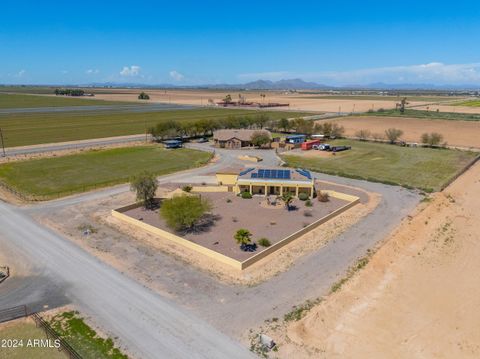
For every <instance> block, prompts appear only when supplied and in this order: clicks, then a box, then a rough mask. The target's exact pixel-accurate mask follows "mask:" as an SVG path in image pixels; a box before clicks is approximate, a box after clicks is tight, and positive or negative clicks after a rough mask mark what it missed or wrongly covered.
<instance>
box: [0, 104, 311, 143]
mask: <svg viewBox="0 0 480 359" xmlns="http://www.w3.org/2000/svg"><path fill="white" fill-rule="evenodd" d="M258 114H264V115H266V116H268V117H270V118H271V119H278V118H282V117H287V118H290V117H298V116H304V115H306V113H305V112H282V111H261V112H259V111H251V110H240V109H206V108H200V109H194V110H172V111H157V112H142V113H137V112H129V113H122V112H120V111H108V112H107V111H106V112H101V113H99V112H70V113H68V112H64V113H34V114H33V113H28V114H25V113H22V114H10V115H0V128H1V129H2V130H3V136H4V141H5V147H16V146H27V145H35V144H43V143H54V142H65V141H75V140H86V139H92V138H102V137H114V136H125V135H137V134H142V133H145V131H146V129H148V128H150V127H153V126H155V125H157V124H158V123H159V122H161V121H167V120H173V121H182V120H200V119H222V118H226V117H228V116H234V117H245V116H256V115H258Z"/></svg>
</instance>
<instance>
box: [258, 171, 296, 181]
mask: <svg viewBox="0 0 480 359" xmlns="http://www.w3.org/2000/svg"><path fill="white" fill-rule="evenodd" d="M252 178H266V179H290V170H264V169H260V170H258V172H257V173H252Z"/></svg>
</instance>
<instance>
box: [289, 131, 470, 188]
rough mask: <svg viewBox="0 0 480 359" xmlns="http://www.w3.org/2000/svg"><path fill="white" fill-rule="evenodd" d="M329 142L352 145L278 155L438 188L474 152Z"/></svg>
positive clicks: (342, 172)
mask: <svg viewBox="0 0 480 359" xmlns="http://www.w3.org/2000/svg"><path fill="white" fill-rule="evenodd" d="M331 144H332V145H348V146H352V149H351V150H348V151H344V152H339V153H337V154H336V155H335V156H333V155H332V154H331V153H328V152H327V153H326V152H323V151H308V152H296V153H292V152H290V154H287V155H284V156H282V158H283V159H284V161H286V162H287V166H289V167H300V168H307V169H310V170H312V171H316V172H323V173H328V174H333V175H338V176H343V177H352V178H359V179H365V180H369V181H373V182H382V183H387V184H394V185H401V186H405V187H414V188H419V189H422V190H424V191H428V192H430V191H439V190H441V189H442V187H443V186H444V185H445V184H446V183H447V182H448V181H449V180H450V179H451V178H453V177H454V176H455V175H456V174H457V173H458V172H459V171H461V170H462V169H463V168H464V167H465V166H466V165H467V164H469V163H470V161H472V160H473V159H474V158H475V157H476V156H477V155H478V154H475V153H472V152H466V151H458V150H447V149H431V148H410V147H401V146H395V145H388V144H382V143H372V142H360V141H350V140H335V141H331Z"/></svg>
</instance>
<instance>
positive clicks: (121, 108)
mask: <svg viewBox="0 0 480 359" xmlns="http://www.w3.org/2000/svg"><path fill="white" fill-rule="evenodd" d="M196 107H198V106H193V105H178V104H170V103H152V104H140V103H139V104H131V105H121V104H118V105H92V106H66V107H28V108H2V109H0V115H11V114H16V113H55V112H58V113H61V112H99V111H100V112H101V111H109V112H112V111H114V112H116V111H118V112H156V111H171V110H190V109H192V108H196Z"/></svg>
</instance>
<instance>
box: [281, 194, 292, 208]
mask: <svg viewBox="0 0 480 359" xmlns="http://www.w3.org/2000/svg"><path fill="white" fill-rule="evenodd" d="M281 199H282V201H283V203H285V208H286V209H287V211H290V205H291V204H292V202H293V194H291V193H290V192H284V193H283V194H282V197H281Z"/></svg>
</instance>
